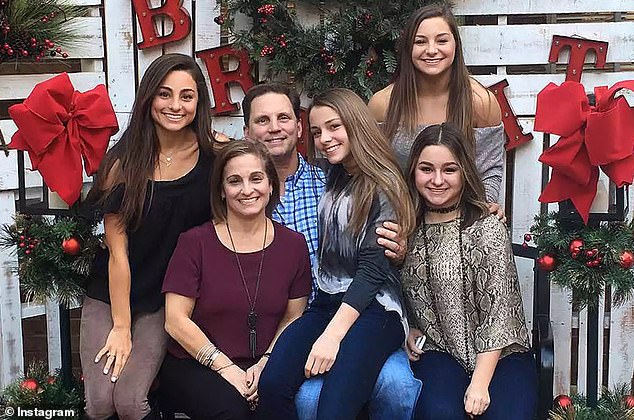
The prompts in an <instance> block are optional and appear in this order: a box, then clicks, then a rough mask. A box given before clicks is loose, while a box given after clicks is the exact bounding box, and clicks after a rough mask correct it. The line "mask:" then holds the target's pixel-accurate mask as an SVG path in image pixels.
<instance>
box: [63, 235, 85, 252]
mask: <svg viewBox="0 0 634 420" xmlns="http://www.w3.org/2000/svg"><path fill="white" fill-rule="evenodd" d="M62 249H63V250H64V254H68V255H77V254H79V252H80V251H81V244H80V243H79V241H78V240H77V239H76V238H69V239H65V240H64V241H63V242H62Z"/></svg>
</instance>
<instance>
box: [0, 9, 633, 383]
mask: <svg viewBox="0 0 634 420" xmlns="http://www.w3.org/2000/svg"><path fill="white" fill-rule="evenodd" d="M73 2H74V3H76V4H80V5H83V6H85V7H86V8H88V9H89V16H88V17H85V18H82V19H79V20H78V22H77V23H76V25H77V27H78V28H79V30H80V33H81V34H82V36H83V39H84V42H83V43H81V44H78V45H77V46H76V47H75V48H72V49H70V51H69V53H70V55H71V57H74V58H81V69H82V72H80V73H73V74H71V80H72V81H73V84H74V85H75V87H76V88H77V89H78V90H86V89H90V88H92V87H94V86H95V85H96V84H98V83H106V85H107V86H108V91H109V94H110V97H111V99H112V103H113V105H114V109H115V112H116V113H117V118H118V120H119V122H120V125H121V127H124V126H125V125H126V124H127V119H128V117H129V114H130V111H131V109H132V103H133V100H134V94H135V91H136V86H137V84H138V80H139V79H140V78H141V76H142V75H143V72H144V71H145V69H146V68H147V66H148V65H149V63H151V62H152V60H154V59H155V58H156V57H158V56H160V55H162V54H164V53H168V52H181V53H185V54H189V55H193V54H194V53H195V52H196V51H201V50H205V49H208V48H212V47H216V46H219V45H220V28H219V26H218V25H216V24H215V23H214V22H213V18H214V17H215V16H216V15H217V14H218V10H217V9H216V2H215V0H198V1H195V0H184V1H183V7H184V8H186V9H187V10H188V11H189V13H190V15H191V16H193V17H194V19H193V22H194V24H193V26H192V31H191V33H190V35H189V36H188V37H187V38H186V39H184V40H182V41H180V42H177V43H173V44H168V45H165V46H163V47H155V48H152V49H149V50H138V49H137V48H136V43H137V42H140V41H141V31H140V29H139V27H138V24H137V22H136V18H135V17H134V15H133V11H132V4H131V0H103V3H101V2H100V1H97V0H73ZM149 3H150V4H152V5H153V6H154V7H157V6H159V5H160V0H151V1H150V2H149ZM455 4H456V14H457V15H462V16H496V17H497V24H495V25H481V26H475V25H474V26H464V27H462V28H461V33H462V37H463V42H464V49H465V56H466V61H467V64H468V65H470V66H493V68H495V69H496V71H495V74H490V75H486V76H478V79H479V80H480V81H481V82H482V83H483V84H485V85H490V84H493V83H495V82H498V81H500V80H502V79H504V78H506V79H507V80H508V82H509V87H508V88H507V90H506V94H507V96H508V98H509V101H510V103H511V106H512V108H513V110H514V111H515V113H516V114H517V115H519V116H520V123H521V125H522V127H523V128H524V131H525V132H532V129H533V120H534V114H535V103H536V102H535V99H536V95H537V93H538V92H539V91H540V90H541V89H542V88H543V87H544V86H545V85H546V84H547V83H548V82H551V81H552V82H555V83H561V82H562V81H563V80H564V74H563V73H561V72H558V73H555V74H517V72H516V71H508V73H513V74H509V75H507V70H511V69H510V68H509V67H508V66H517V65H546V64H547V62H548V55H549V50H550V44H551V39H552V36H553V35H555V34H557V35H565V36H581V37H585V38H589V39H597V40H603V41H608V42H609V43H610V44H609V50H608V56H607V61H608V64H611V63H616V64H619V65H622V67H621V66H618V65H617V66H616V68H617V69H619V68H623V69H624V71H617V72H612V71H605V72H594V71H593V72H590V71H586V72H585V73H584V76H583V79H582V82H583V83H584V85H585V86H586V89H587V90H588V91H591V90H592V88H593V87H595V86H600V85H612V84H613V83H615V82H616V81H619V80H624V79H634V71H633V70H634V67H633V66H632V64H634V63H633V62H634V37H633V36H632V34H634V22H633V21H628V20H624V21H621V22H596V21H594V22H588V23H579V22H578V19H570V20H572V21H574V22H575V23H548V24H521V25H520V24H509V23H508V22H509V20H510V19H509V17H515V16H517V15H531V14H533V15H544V14H551V15H552V14H557V16H558V17H562V16H563V17H567V16H570V17H571V18H574V17H576V16H577V15H578V14H581V13H595V14H599V13H602V14H606V13H607V14H608V15H609V13H626V12H631V11H634V0H602V1H596V0H575V1H574V2H562V1H559V0H533V1H530V2H526V1H523V0H491V1H487V2H482V1H479V0H460V1H456V2H455ZM298 10H300V13H301V12H302V11H303V10H304V8H303V7H299V8H298ZM313 13H314V12H313ZM302 18H303V19H304V21H309V22H315V21H316V20H317V19H316V18H315V15H314V14H312V15H305V16H302ZM528 20H530V19H528ZM551 21H554V22H557V21H558V20H556V19H552V20H549V22H551ZM559 21H563V19H559ZM164 26H165V27H164V30H165V31H166V33H168V32H169V31H170V24H169V23H168V24H165V25H164ZM135 34H136V39H135ZM590 60H591V59H590ZM590 60H589V61H590ZM566 61H567V55H566V54H563V55H562V57H561V58H560V63H565V62H566ZM198 62H199V65H200V66H201V68H203V69H204V68H205V67H204V64H203V63H202V62H201V61H200V60H198ZM204 73H205V74H206V71H204ZM51 76H52V75H51V74H36V75H3V76H0V101H2V100H10V99H13V100H15V99H22V98H24V97H26V96H27V95H28V94H29V92H30V91H31V89H32V88H33V86H34V85H35V83H37V82H39V81H41V80H45V79H47V78H49V77H51ZM232 92H233V93H234V95H233V98H234V100H241V98H242V93H241V92H240V91H239V90H232ZM242 125H243V124H242V118H241V116H240V115H239V114H236V115H235V116H229V117H222V118H218V119H216V120H215V121H214V126H215V127H216V129H219V130H220V131H224V132H225V133H226V134H228V135H230V136H233V137H240V136H241V133H242ZM0 129H1V130H2V131H3V133H4V135H5V138H7V139H8V138H10V136H11V135H12V134H13V132H14V131H15V125H14V124H13V122H12V121H10V120H4V121H3V120H0ZM533 134H534V140H533V141H532V142H530V143H528V144H525V145H522V146H520V147H519V148H518V149H517V150H516V152H515V162H514V168H513V169H514V173H513V174H508V175H512V176H510V177H509V178H508V179H512V180H513V183H514V184H513V188H512V191H513V200H512V217H511V220H512V226H511V232H512V237H513V241H514V242H522V240H523V235H524V233H525V232H527V231H528V229H529V227H530V225H531V224H532V220H533V217H534V215H535V214H537V213H539V210H540V205H539V203H538V202H537V197H538V196H539V193H540V189H541V174H542V167H541V164H540V163H539V162H538V161H537V158H538V157H539V155H540V154H541V152H542V147H543V146H542V135H541V133H533ZM116 139H117V137H116V136H115V138H114V139H113V141H116ZM553 141H554V140H553ZM28 180H29V181H28V182H29V183H30V184H31V185H36V183H37V182H39V177H38V175H37V174H30V175H29V177H28ZM16 189H17V168H16V160H15V155H14V153H11V156H10V157H8V158H7V157H0V223H6V222H9V221H10V220H11V216H12V215H13V213H14V212H15V204H14V203H15V196H16ZM630 201H631V202H634V201H633V200H631V199H630ZM14 259H15V257H14V256H12V255H11V254H10V253H8V252H6V251H1V252H0V266H1V267H2V275H0V335H1V338H2V342H1V345H0V385H3V384H6V383H7V382H8V381H9V380H11V379H12V378H13V377H15V376H16V375H17V374H18V373H19V372H20V371H21V370H22V369H23V354H22V353H23V349H22V338H21V337H22V327H21V321H22V319H23V318H27V317H31V316H37V315H42V314H46V316H47V320H48V326H49V331H48V335H49V364H50V366H51V368H55V367H59V365H60V360H61V359H60V354H59V327H58V316H59V314H58V311H57V309H56V305H55V304H54V303H53V302H49V303H47V304H46V305H33V304H25V303H20V297H19V287H18V279H17V277H16V276H15V274H14V273H13V272H12V270H11V267H12V266H13V265H14V264H15V260H14ZM517 264H518V269H519V271H520V278H521V282H522V291H523V295H524V305H525V308H526V316H527V320H528V323H529V328H530V327H532V322H531V319H532V263H531V262H528V261H522V260H520V259H518V260H517ZM568 300H569V297H568V293H567V292H566V291H563V290H560V289H559V288H557V287H553V288H552V292H551V319H552V324H553V329H554V334H555V368H556V371H555V394H558V393H569V392H570V391H571V374H570V371H571V364H572V362H573V361H572V360H571V356H570V353H571V352H570V351H571V332H572V331H573V328H578V332H579V343H580V344H579V357H578V365H579V369H578V371H579V376H578V378H577V390H578V391H579V392H584V389H585V345H586V341H587V337H586V333H585V327H586V318H587V315H586V312H585V311H581V312H580V313H578V314H576V313H575V314H573V312H572V309H571V305H570V304H569V303H568ZM600 316H601V318H600V319H602V320H603V327H605V328H609V329H610V341H609V345H610V351H609V354H610V356H609V384H610V385H614V384H618V383H623V382H629V381H630V380H631V379H632V375H633V371H634V346H633V345H630V343H631V342H634V302H629V303H628V304H626V305H624V306H622V307H620V308H612V310H611V311H610V312H605V313H604V311H603V309H601V312H600ZM599 353H600V354H602V353H603V339H602V338H601V339H600V340H599ZM599 368H600V369H601V371H600V372H599V381H601V378H602V369H603V360H602V359H601V360H600V361H599Z"/></svg>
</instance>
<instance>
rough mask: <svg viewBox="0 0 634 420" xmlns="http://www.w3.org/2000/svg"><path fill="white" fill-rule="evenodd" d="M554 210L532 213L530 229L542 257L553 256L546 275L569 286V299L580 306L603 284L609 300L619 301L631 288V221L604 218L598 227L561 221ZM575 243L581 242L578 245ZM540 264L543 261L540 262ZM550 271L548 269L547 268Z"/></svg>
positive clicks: (633, 276) (588, 302)
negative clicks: (607, 291)
mask: <svg viewBox="0 0 634 420" xmlns="http://www.w3.org/2000/svg"><path fill="white" fill-rule="evenodd" d="M557 215H558V214H557V213H556V212H553V213H549V214H544V215H541V216H537V217H535V224H534V225H533V226H532V227H531V233H530V234H527V236H531V235H532V239H534V240H535V241H536V243H537V247H538V248H539V251H540V255H541V256H542V257H541V258H542V260H541V261H540V260H538V263H540V262H543V261H544V260H543V258H546V257H550V258H552V259H554V261H553V264H552V265H553V267H544V266H541V268H542V269H547V270H549V268H552V271H551V272H550V279H551V280H552V281H553V282H554V283H556V284H559V285H561V286H563V287H566V288H569V289H571V290H572V292H573V293H572V301H573V303H575V304H578V305H579V306H580V307H584V306H587V305H593V304H594V302H595V298H596V297H597V296H601V295H602V294H603V291H604V290H605V287H606V286H608V285H609V286H611V288H612V301H613V303H614V304H615V305H620V304H622V303H624V302H625V301H626V300H628V299H629V298H630V297H631V296H632V293H633V291H634V272H633V271H632V270H631V269H630V267H631V266H632V256H633V255H632V253H633V251H634V236H633V232H634V229H633V225H632V224H631V223H626V222H604V223H602V224H601V225H599V226H598V227H590V226H586V225H584V224H582V223H580V222H579V223H574V222H562V221H560V220H559V218H558V217H557ZM579 245H581V246H580V247H579ZM542 264H543V263H542ZM549 271H550V270H549Z"/></svg>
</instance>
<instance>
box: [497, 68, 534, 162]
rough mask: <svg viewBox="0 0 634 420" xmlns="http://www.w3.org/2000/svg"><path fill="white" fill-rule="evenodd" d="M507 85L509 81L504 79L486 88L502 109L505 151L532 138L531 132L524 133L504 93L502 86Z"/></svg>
mask: <svg viewBox="0 0 634 420" xmlns="http://www.w3.org/2000/svg"><path fill="white" fill-rule="evenodd" d="M508 85H509V82H508V81H507V80H506V79H504V80H501V81H499V82H497V83H495V84H494V85H491V86H489V88H488V89H489V90H490V91H491V92H493V95H495V97H496V99H497V100H498V103H499V104H500V109H501V110H502V122H503V123H504V133H505V134H506V144H505V146H504V147H505V148H506V150H507V151H508V150H511V149H514V148H516V147H517V146H519V145H521V144H524V143H527V142H529V141H531V140H532V139H533V134H531V133H528V134H524V132H523V131H522V126H520V123H519V121H517V116H516V115H515V113H514V112H513V110H512V109H511V104H510V103H509V100H508V98H507V97H506V94H505V93H504V88H505V87H507V86H508Z"/></svg>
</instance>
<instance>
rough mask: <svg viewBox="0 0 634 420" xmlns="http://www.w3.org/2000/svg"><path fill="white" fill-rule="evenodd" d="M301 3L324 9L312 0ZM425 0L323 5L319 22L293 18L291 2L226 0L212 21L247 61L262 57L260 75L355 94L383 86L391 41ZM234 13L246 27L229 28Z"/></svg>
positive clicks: (391, 63)
mask: <svg viewBox="0 0 634 420" xmlns="http://www.w3.org/2000/svg"><path fill="white" fill-rule="evenodd" d="M306 3H307V4H309V5H313V6H315V7H319V9H320V10H323V9H324V3H323V2H318V1H315V0H308V1H306ZM427 3H430V1H429V0H409V1H400V2H391V1H388V2H386V1H376V0H365V1H357V2H341V3H339V6H338V8H337V9H336V10H332V11H326V10H324V15H325V17H324V19H323V23H322V22H320V23H319V24H317V25H313V26H305V25H302V24H300V23H299V20H298V18H297V13H296V9H295V7H294V5H295V3H294V2H287V1H280V0H273V1H267V0H228V8H227V11H226V13H223V14H221V15H220V16H218V17H217V18H216V19H215V20H216V22H217V23H219V24H221V25H222V26H223V28H224V29H225V30H227V31H229V33H230V34H231V35H233V37H234V38H235V43H236V46H237V47H238V48H242V49H244V50H246V51H247V52H248V54H249V56H250V58H251V60H252V61H253V62H258V61H259V60H262V59H266V63H267V66H266V69H267V70H266V75H265V76H266V78H267V79H272V78H275V77H277V76H280V75H287V76H288V78H289V79H290V80H291V81H294V82H298V83H300V84H302V85H303V89H304V90H305V91H306V93H307V94H308V95H309V96H313V95H314V94H316V93H319V92H321V91H323V90H324V89H327V88H329V87H332V86H341V87H347V88H349V89H352V90H353V91H355V92H356V93H357V94H359V95H360V96H361V97H365V98H369V97H370V96H371V95H372V94H373V92H376V91H377V90H379V89H382V88H383V87H385V86H387V85H388V84H389V82H390V80H391V77H392V75H393V73H394V71H395V69H396V62H397V60H396V55H395V43H396V40H397V39H398V37H399V36H400V34H401V31H402V29H403V27H404V26H405V22H406V20H407V18H408V17H409V16H410V15H411V14H412V13H413V12H414V11H415V10H417V9H418V8H420V7H422V6H424V5H425V4H427ZM237 13H242V14H245V15H246V16H248V17H249V18H250V20H251V22H252V27H251V28H250V29H248V30H238V31H233V30H232V28H233V27H234V20H235V16H236V14H237Z"/></svg>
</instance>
